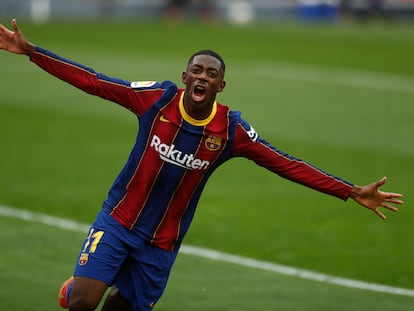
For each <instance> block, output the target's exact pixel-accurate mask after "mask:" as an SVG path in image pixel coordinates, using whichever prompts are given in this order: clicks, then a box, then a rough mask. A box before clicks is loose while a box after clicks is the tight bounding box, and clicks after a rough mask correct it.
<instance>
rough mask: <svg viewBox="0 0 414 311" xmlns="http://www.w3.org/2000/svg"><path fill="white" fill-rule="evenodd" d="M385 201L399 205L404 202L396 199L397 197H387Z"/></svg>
mask: <svg viewBox="0 0 414 311" xmlns="http://www.w3.org/2000/svg"><path fill="white" fill-rule="evenodd" d="M386 201H387V202H390V203H393V204H400V205H402V204H404V201H402V200H398V199H388V200H386Z"/></svg>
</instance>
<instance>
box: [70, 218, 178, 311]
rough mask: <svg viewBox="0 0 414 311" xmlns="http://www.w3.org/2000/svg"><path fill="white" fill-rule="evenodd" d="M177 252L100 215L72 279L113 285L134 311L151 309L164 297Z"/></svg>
mask: <svg viewBox="0 0 414 311" xmlns="http://www.w3.org/2000/svg"><path fill="white" fill-rule="evenodd" d="M176 256H177V251H174V252H169V251H166V250H163V249H161V248H158V247H156V246H153V245H151V244H150V243H148V242H147V241H145V240H143V239H142V238H141V237H140V236H139V235H138V234H137V233H136V232H134V231H131V230H128V229H127V228H125V227H124V226H122V225H121V224H119V223H118V222H117V221H116V220H114V219H113V218H112V217H111V216H110V215H108V214H106V213H103V212H100V213H99V214H98V217H97V219H96V221H95V223H94V224H93V225H92V226H91V228H90V230H89V234H88V236H87V238H86V239H85V242H84V243H83V246H82V250H81V252H80V255H79V257H78V261H77V263H76V266H75V272H74V275H75V276H82V277H88V278H92V279H97V280H100V281H102V282H105V283H107V284H108V285H109V286H112V285H113V284H115V285H116V287H117V288H118V289H119V291H120V293H121V295H122V297H124V298H125V299H126V300H127V301H129V303H130V304H131V305H132V307H133V309H134V310H135V311H146V310H151V309H152V308H153V306H154V305H155V303H156V302H157V301H158V300H159V298H160V297H161V295H162V294H163V292H164V290H165V287H166V285H167V280H168V277H169V275H170V271H171V267H172V265H173V263H174V261H175V258H176Z"/></svg>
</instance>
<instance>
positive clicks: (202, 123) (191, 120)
mask: <svg viewBox="0 0 414 311" xmlns="http://www.w3.org/2000/svg"><path fill="white" fill-rule="evenodd" d="M184 93H185V92H182V93H181V97H180V104H179V108H180V113H181V115H182V116H183V118H184V120H185V121H187V122H188V123H190V124H191V125H195V126H206V125H207V124H208V123H210V121H211V120H213V118H214V116H215V115H216V112H217V102H216V101H214V103H213V109H211V113H210V115H209V116H208V117H207V118H205V119H204V120H197V119H194V118H193V117H192V116H190V115H189V114H188V113H187V112H186V111H185V109H184V102H183V98H184Z"/></svg>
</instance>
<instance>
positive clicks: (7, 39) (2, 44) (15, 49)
mask: <svg viewBox="0 0 414 311" xmlns="http://www.w3.org/2000/svg"><path fill="white" fill-rule="evenodd" d="M12 27H13V31H11V30H9V29H8V28H6V27H5V26H3V25H2V24H0V49H2V50H6V51H9V52H11V53H15V54H24V55H27V56H29V57H31V56H32V55H33V53H34V51H35V45H34V44H32V43H30V42H28V41H27V40H26V39H25V37H24V36H23V34H22V32H21V31H20V29H19V27H18V26H17V22H16V19H15V18H13V20H12Z"/></svg>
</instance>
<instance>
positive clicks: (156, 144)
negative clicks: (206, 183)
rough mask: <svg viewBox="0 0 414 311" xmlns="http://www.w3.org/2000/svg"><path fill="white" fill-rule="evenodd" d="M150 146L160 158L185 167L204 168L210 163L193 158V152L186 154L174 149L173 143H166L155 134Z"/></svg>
mask: <svg viewBox="0 0 414 311" xmlns="http://www.w3.org/2000/svg"><path fill="white" fill-rule="evenodd" d="M150 147H153V148H154V149H155V151H157V152H158V154H159V155H160V158H161V159H162V160H164V161H166V162H168V163H171V164H174V165H177V166H180V167H183V168H186V169H190V170H205V169H207V168H208V166H209V165H210V162H209V161H206V160H201V159H197V158H194V154H186V153H183V152H182V151H180V150H177V149H175V145H174V144H172V145H167V144H164V143H162V142H161V139H160V138H159V137H158V136H157V135H154V136H152V141H151V145H150Z"/></svg>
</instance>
